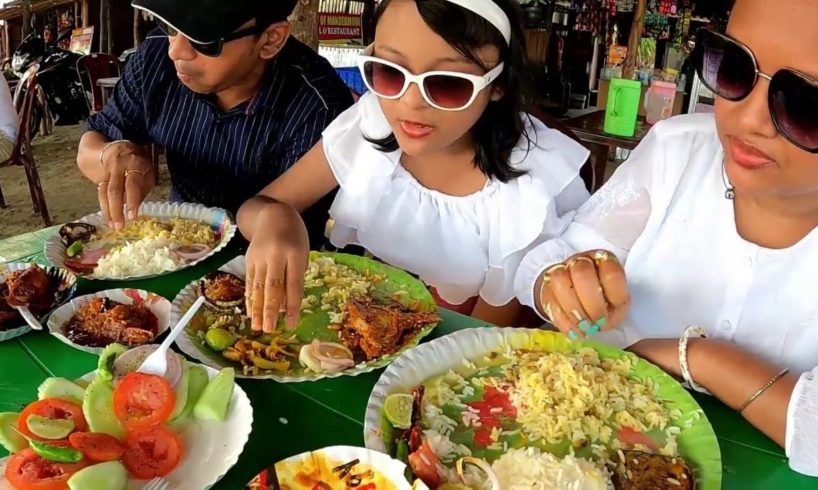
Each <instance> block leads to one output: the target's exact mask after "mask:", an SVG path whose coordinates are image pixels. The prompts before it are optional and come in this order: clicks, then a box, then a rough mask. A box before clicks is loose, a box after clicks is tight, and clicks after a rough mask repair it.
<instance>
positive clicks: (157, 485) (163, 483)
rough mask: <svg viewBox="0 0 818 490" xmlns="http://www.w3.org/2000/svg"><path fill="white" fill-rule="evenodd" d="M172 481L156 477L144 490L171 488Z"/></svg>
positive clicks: (167, 489)
mask: <svg viewBox="0 0 818 490" xmlns="http://www.w3.org/2000/svg"><path fill="white" fill-rule="evenodd" d="M169 489H170V483H168V481H167V480H165V479H164V478H154V479H153V480H151V481H149V482H148V484H147V485H145V488H143V489H142V490H169Z"/></svg>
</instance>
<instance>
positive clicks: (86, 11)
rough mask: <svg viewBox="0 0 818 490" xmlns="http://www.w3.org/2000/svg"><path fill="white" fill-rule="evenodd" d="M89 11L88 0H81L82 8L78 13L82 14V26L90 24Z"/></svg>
mask: <svg viewBox="0 0 818 490" xmlns="http://www.w3.org/2000/svg"><path fill="white" fill-rule="evenodd" d="M90 11H91V2H90V0H82V8H81V14H80V15H82V24H80V25H81V26H82V27H88V26H89V25H90V24H91V19H90V17H91V14H90Z"/></svg>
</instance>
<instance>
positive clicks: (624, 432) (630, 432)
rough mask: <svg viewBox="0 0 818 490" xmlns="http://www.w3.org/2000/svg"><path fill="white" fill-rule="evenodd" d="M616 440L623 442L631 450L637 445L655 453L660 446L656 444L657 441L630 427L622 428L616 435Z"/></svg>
mask: <svg viewBox="0 0 818 490" xmlns="http://www.w3.org/2000/svg"><path fill="white" fill-rule="evenodd" d="M616 438H617V439H619V440H620V441H621V442H623V443H624V444H625V445H626V446H627V447H629V448H633V447H635V446H636V445H637V444H641V445H643V446H645V447H647V448H648V449H651V450H653V451H655V450H657V449H659V445H658V444H656V441H654V440H653V439H651V438H650V437H648V436H646V435H645V434H643V433H642V432H639V431H638V430H635V429H632V428H630V427H622V428H621V429H619V430H618V431H617V433H616Z"/></svg>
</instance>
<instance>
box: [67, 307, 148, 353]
mask: <svg viewBox="0 0 818 490" xmlns="http://www.w3.org/2000/svg"><path fill="white" fill-rule="evenodd" d="M157 329H158V320H157V318H156V316H155V315H154V314H153V313H152V312H151V311H150V310H149V309H148V308H147V307H145V305H141V304H135V305H124V304H121V303H117V302H116V301H111V300H110V299H108V298H94V299H92V300H91V301H89V302H88V303H86V304H85V305H83V306H82V307H81V308H80V309H79V310H78V311H77V312H76V313H75V314H74V317H73V318H71V320H70V321H69V323H68V326H67V327H66V334H67V337H68V338H69V339H71V340H72V341H74V342H76V343H78V344H81V345H86V346H91V347H103V346H106V345H108V344H110V343H113V342H117V343H120V344H124V345H127V346H136V345H141V344H145V343H148V342H151V341H152V340H153V339H154V338H155V337H156V331H157Z"/></svg>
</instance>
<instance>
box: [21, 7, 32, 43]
mask: <svg viewBox="0 0 818 490" xmlns="http://www.w3.org/2000/svg"><path fill="white" fill-rule="evenodd" d="M20 6H21V8H22V9H23V30H22V33H23V38H25V37H26V36H28V34H29V32H31V0H22V1H21V2H20Z"/></svg>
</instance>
